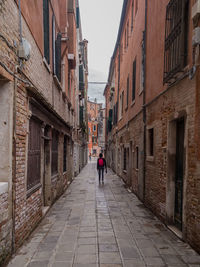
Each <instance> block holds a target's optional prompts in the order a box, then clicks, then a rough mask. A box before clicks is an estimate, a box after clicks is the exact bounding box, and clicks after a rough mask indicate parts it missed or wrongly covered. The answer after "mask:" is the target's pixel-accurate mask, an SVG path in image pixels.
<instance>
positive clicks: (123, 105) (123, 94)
mask: <svg viewBox="0 0 200 267" xmlns="http://www.w3.org/2000/svg"><path fill="white" fill-rule="evenodd" d="M123 112H124V91H123V92H122V112H121V114H122V115H123Z"/></svg>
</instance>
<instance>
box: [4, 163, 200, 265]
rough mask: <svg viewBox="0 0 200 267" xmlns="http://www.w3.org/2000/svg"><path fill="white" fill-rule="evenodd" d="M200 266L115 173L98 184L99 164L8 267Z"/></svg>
mask: <svg viewBox="0 0 200 267" xmlns="http://www.w3.org/2000/svg"><path fill="white" fill-rule="evenodd" d="M23 266H28V267H34V266H37V267H40V266H41V267H45V266H49V267H50V266H53V267H68V266H73V267H75V266H77V267H82V266H85V267H86V266H87V267H92V266H100V267H120V266H124V267H144V266H153V267H158V266H159V267H161V266H166V267H186V266H188V267H189V266H190V267H199V266H200V256H199V255H198V254H197V253H196V252H195V251H194V250H192V249H191V248H190V246H189V245H187V244H186V243H183V242H182V241H180V240H179V239H178V238H177V237H176V236H175V235H174V234H172V233H171V232H170V231H169V230H168V229H167V228H166V227H165V226H164V225H163V224H162V223H161V222H160V221H159V220H158V219H157V218H156V217H155V216H154V215H152V213H151V212H150V211H149V210H148V209H146V208H145V207H144V206H143V204H142V203H141V202H140V201H139V200H138V199H137V197H136V196H135V195H134V194H132V193H130V192H128V191H127V189H126V188H125V187H124V184H123V182H122V181H121V179H120V178H119V177H118V176H117V175H115V174H114V173H113V172H112V171H111V170H110V169H109V170H108V174H106V177H105V183H104V185H102V184H100V185H99V182H98V177H97V172H96V161H93V162H91V163H89V164H87V166H86V167H85V168H84V169H83V170H82V172H81V173H80V174H79V175H78V176H77V177H76V178H75V179H74V181H73V182H72V184H71V185H70V186H69V187H68V189H67V190H66V192H65V193H64V194H63V195H62V196H61V198H60V199H59V200H58V201H57V202H56V203H55V204H54V205H53V206H52V208H51V209H50V211H49V213H48V214H47V215H46V217H45V218H44V219H43V220H42V222H41V223H40V225H39V226H38V227H37V228H36V229H35V231H34V232H33V233H32V234H31V236H30V237H29V239H28V240H27V241H26V242H25V244H24V246H23V247H21V248H20V249H19V250H18V251H17V253H16V255H15V257H13V259H12V260H11V261H10V263H9V264H8V267H23Z"/></svg>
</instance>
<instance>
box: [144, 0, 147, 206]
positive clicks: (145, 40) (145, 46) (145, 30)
mask: <svg viewBox="0 0 200 267" xmlns="http://www.w3.org/2000/svg"><path fill="white" fill-rule="evenodd" d="M143 42H144V89H143V123H144V136H143V144H144V157H143V202H145V190H146V52H147V0H145V28H144V32H143Z"/></svg>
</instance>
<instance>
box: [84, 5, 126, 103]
mask: <svg viewBox="0 0 200 267" xmlns="http://www.w3.org/2000/svg"><path fill="white" fill-rule="evenodd" d="M122 4H123V0H79V5H80V14H81V24H82V33H83V39H87V40H88V42H89V44H88V65H89V81H98V82H104V81H105V82H106V81H107V77H108V71H109V65H110V58H111V56H112V54H113V51H114V46H115V43H116V39H117V33H118V28H119V22H120V17H121V10H122ZM91 87H93V86H92V85H90V86H89V96H90V97H91V98H95V97H97V98H98V102H99V101H100V99H99V98H100V96H101V94H102V93H103V90H104V87H105V86H96V87H95V88H96V90H92V88H91ZM97 87H98V88H97ZM93 91H94V92H93ZM96 91H98V92H97V95H96V93H95V92H96ZM102 100H103V97H102ZM100 102H101V101H100Z"/></svg>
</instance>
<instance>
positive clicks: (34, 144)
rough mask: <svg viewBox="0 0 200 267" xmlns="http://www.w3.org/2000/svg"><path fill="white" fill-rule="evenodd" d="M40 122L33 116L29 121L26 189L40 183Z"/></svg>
mask: <svg viewBox="0 0 200 267" xmlns="http://www.w3.org/2000/svg"><path fill="white" fill-rule="evenodd" d="M40 158H41V124H40V123H39V122H38V121H37V120H36V119H34V118H31V120H30V122H29V141H28V171H27V190H30V189H32V188H33V187H35V186H36V185H37V184H39V183H40Z"/></svg>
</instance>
